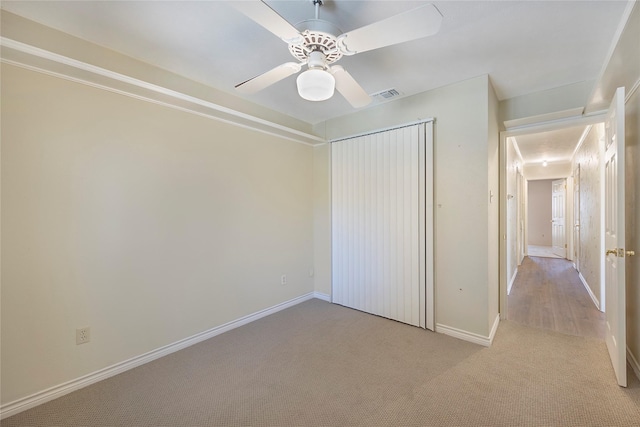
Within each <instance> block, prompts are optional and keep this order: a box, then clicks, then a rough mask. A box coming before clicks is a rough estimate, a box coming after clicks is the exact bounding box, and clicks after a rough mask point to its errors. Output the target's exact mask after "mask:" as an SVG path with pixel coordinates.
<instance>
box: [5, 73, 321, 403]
mask: <svg viewBox="0 0 640 427" xmlns="http://www.w3.org/2000/svg"><path fill="white" fill-rule="evenodd" d="M1 136H2V159H1V161H2V165H1V166H2V167H1V173H2V177H1V178H2V212H1V215H2V231H3V233H2V240H1V247H2V301H1V304H2V306H1V316H2V318H1V320H2V331H1V332H2V349H1V351H2V353H1V357H2V367H1V369H2V372H1V374H2V390H1V391H2V403H3V404H4V403H7V402H11V401H13V400H15V399H18V398H22V397H25V396H27V395H29V394H32V393H35V392H38V391H42V390H44V389H46V388H48V387H51V386H54V385H58V384H61V383H63V382H65V381H69V380H72V379H76V378H78V377H80V376H82V375H85V374H88V373H92V372H95V371H97V370H99V369H102V368H104V367H107V366H110V365H113V364H115V363H118V362H121V361H125V360H127V359H129V358H131V357H134V356H138V355H141V354H143V353H145V352H148V351H151V350H155V349H158V348H159V347H162V346H165V345H168V344H171V343H174V342H176V341H178V340H181V339H184V338H186V337H189V336H192V335H194V334H197V333H199V332H202V331H205V330H208V329H211V328H213V327H216V326H219V325H222V324H224V323H226V322H229V321H231V320H235V319H238V318H240V317H242V316H245V315H248V314H251V313H254V312H256V311H259V310H261V309H264V308H267V307H272V306H274V305H276V304H279V303H281V302H284V301H288V300H290V299H292V298H295V297H298V296H300V295H304V294H307V293H309V292H312V291H313V279H312V278H311V277H309V269H310V268H311V267H312V266H313V253H314V246H313V238H314V226H313V217H314V199H313V194H314V185H313V166H314V164H313V149H312V147H310V146H307V145H303V144H300V143H295V142H292V141H289V140H285V139H282V138H279V137H275V136H269V135H265V134H264V133H258V132H255V131H252V130H249V129H244V128H240V127H236V126H233V125H229V124H226V123H223V122H220V121H215V120H210V119H207V118H204V117H200V116H198V115H194V114H190V113H186V112H183V111H178V110H174V109H170V108H167V107H163V106H159V105H156V104H151V103H146V102H143V101H140V100H137V99H134V98H130V97H126V96H123V95H119V94H115V93H112V92H106V91H103V90H100V89H96V88H93V87H89V86H85V85H81V84H78V83H74V82H71V81H68V80H64V79H59V78H55V77H51V76H48V75H45V74H40V73H36V72H32V71H28V70H25V69H22V68H17V67H14V66H11V65H6V64H3V65H2V135H1ZM282 274H286V275H287V277H288V283H287V285H285V286H282V285H281V284H280V276H281V275H282ZM86 326H89V327H90V328H91V342H89V343H87V344H83V345H80V346H77V345H76V344H75V329H76V328H80V327H86Z"/></svg>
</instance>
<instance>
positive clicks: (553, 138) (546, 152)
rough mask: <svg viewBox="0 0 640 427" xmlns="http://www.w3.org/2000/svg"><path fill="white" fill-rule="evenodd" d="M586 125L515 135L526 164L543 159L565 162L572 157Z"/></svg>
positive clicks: (552, 161) (540, 161) (549, 161)
mask: <svg viewBox="0 0 640 427" xmlns="http://www.w3.org/2000/svg"><path fill="white" fill-rule="evenodd" d="M584 130H585V126H574V127H570V128H565V129H560V130H554V131H548V132H538V133H531V134H527V135H520V136H516V137H514V139H515V140H516V145H517V146H518V149H519V150H520V154H521V155H522V160H523V161H524V163H525V164H536V163H538V164H541V163H542V162H543V161H545V160H546V161H547V162H548V163H549V164H552V163H565V162H569V161H571V157H572V156H573V153H574V151H575V149H576V146H577V145H578V142H579V141H580V137H581V136H582V133H583V132H584Z"/></svg>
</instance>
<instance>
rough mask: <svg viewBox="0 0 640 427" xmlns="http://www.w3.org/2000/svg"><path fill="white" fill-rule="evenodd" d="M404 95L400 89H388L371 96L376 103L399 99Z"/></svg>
mask: <svg viewBox="0 0 640 427" xmlns="http://www.w3.org/2000/svg"><path fill="white" fill-rule="evenodd" d="M402 95H403V94H402V92H400V91H399V90H398V89H387V90H383V91H381V92H377V93H373V94H371V97H372V98H373V99H375V100H376V101H386V100H388V99H391V98H397V97H399V96H402Z"/></svg>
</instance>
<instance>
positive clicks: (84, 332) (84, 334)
mask: <svg viewBox="0 0 640 427" xmlns="http://www.w3.org/2000/svg"><path fill="white" fill-rule="evenodd" d="M90 340H91V330H90V329H89V327H88V326H87V327H86V328H80V329H76V345H80V344H86V343H88V342H89V341H90Z"/></svg>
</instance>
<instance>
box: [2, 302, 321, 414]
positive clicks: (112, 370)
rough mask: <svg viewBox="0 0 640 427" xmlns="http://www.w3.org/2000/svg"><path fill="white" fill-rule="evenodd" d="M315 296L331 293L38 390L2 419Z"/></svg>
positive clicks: (17, 402) (275, 308) (259, 313)
mask: <svg viewBox="0 0 640 427" xmlns="http://www.w3.org/2000/svg"><path fill="white" fill-rule="evenodd" d="M313 298H319V299H323V300H328V299H327V298H329V296H328V295H325V294H321V293H318V292H310V293H308V294H305V295H301V296H299V297H297V298H293V299H291V300H289V301H285V302H282V303H280V304H276V305H274V306H272V307H269V308H266V309H264V310H260V311H257V312H255V313H252V314H249V315H247V316H244V317H241V318H239V319H236V320H232V321H231V322H228V323H225V324H224V325H220V326H216V327H215V328H212V329H209V330H207V331H204V332H200V333H199V334H195V335H193V336H191V337H188V338H185V339H182V340H180V341H176V342H174V343H173V344H168V345H166V346H163V347H160V348H158V349H156V350H152V351H150V352H148V353H144V354H141V355H139V356H136V357H133V358H131V359H129V360H125V361H123V362H120V363H116V364H115V365H111V366H108V367H106V368H103V369H100V370H98V371H95V372H92V373H90V374H87V375H84V376H82V377H80V378H76V379H74V380H71V381H67V382H65V383H62V384H59V385H56V386H53V387H50V388H48V389H46V390H43V391H40V392H37V393H34V394H32V395H30V396H27V397H24V398H21V399H18V400H15V401H13V402H9V403H7V404H4V405H2V406H1V407H0V419H4V418H7V417H10V416H12V415H15V414H17V413H19V412H22V411H26V410H27V409H30V408H33V407H35V406H38V405H41V404H43V403H46V402H49V401H50V400H53V399H57V398H58V397H61V396H64V395H65V394H69V393H71V392H73V391H76V390H79V389H81V388H83V387H87V386H89V385H91V384H94V383H97V382H98V381H102V380H104V379H107V378H109V377H112V376H114V375H117V374H120V373H122V372H125V371H128V370H130V369H133V368H136V367H138V366H140V365H143V364H145V363H148V362H151V361H153V360H156V359H159V358H161V357H163V356H166V355H168V354H171V353H175V352H176V351H179V350H182V349H184V348H186V347H190V346H192V345H194V344H197V343H199V342H202V341H205V340H208V339H209V338H213V337H215V336H216V335H220V334H222V333H224V332H227V331H230V330H232V329H235V328H238V327H240V326H243V325H246V324H247V323H251V322H253V321H256V320H258V319H261V318H263V317H265V316H269V315H270V314H274V313H277V312H278V311H281V310H284V309H286V308H289V307H292V306H294V305H296V304H300V303H301V302H304V301H307V300H310V299H313Z"/></svg>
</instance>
